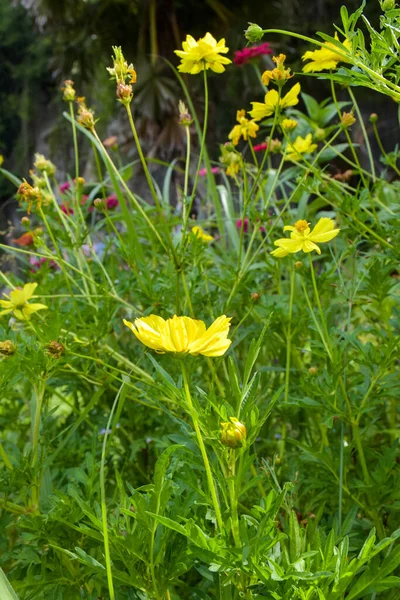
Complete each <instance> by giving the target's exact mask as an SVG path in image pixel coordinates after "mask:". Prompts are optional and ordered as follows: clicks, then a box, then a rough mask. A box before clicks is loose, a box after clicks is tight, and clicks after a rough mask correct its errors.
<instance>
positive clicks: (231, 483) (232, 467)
mask: <svg viewBox="0 0 400 600" xmlns="http://www.w3.org/2000/svg"><path fill="white" fill-rule="evenodd" d="M235 452H236V451H235V450H231V451H230V453H231V456H230V461H229V471H230V472H229V477H228V488H229V499H230V505H231V520H232V535H233V540H234V542H235V546H236V548H241V546H242V542H241V539H240V529H239V517H238V509H237V508H238V507H237V505H238V497H237V492H236V479H235V476H236V472H235V471H236V454H235Z"/></svg>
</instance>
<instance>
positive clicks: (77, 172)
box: [69, 102, 79, 186]
mask: <svg viewBox="0 0 400 600" xmlns="http://www.w3.org/2000/svg"><path fill="white" fill-rule="evenodd" d="M69 114H70V115H71V124H72V138H73V140H74V154H75V186H77V185H78V177H79V154H78V138H77V135H76V126H75V115H74V107H73V103H72V102H70V103H69Z"/></svg>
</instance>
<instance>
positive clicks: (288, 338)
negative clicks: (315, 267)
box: [285, 261, 295, 402]
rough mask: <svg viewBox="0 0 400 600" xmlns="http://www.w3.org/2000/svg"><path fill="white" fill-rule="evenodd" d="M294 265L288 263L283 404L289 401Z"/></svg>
mask: <svg viewBox="0 0 400 600" xmlns="http://www.w3.org/2000/svg"><path fill="white" fill-rule="evenodd" d="M294 277H295V274H294V265H293V261H292V262H291V263H290V297H289V322H288V328H287V335H286V373H285V402H287V401H288V399H289V383H290V361H291V355H292V315H293V299H294Z"/></svg>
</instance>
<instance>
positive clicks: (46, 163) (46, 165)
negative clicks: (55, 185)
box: [33, 152, 56, 177]
mask: <svg viewBox="0 0 400 600" xmlns="http://www.w3.org/2000/svg"><path fill="white" fill-rule="evenodd" d="M33 166H34V167H35V169H36V170H37V171H39V172H40V173H46V174H47V175H48V176H49V177H53V175H55V173H56V166H55V165H54V164H53V163H52V162H51V160H48V159H47V158H46V157H45V156H43V154H39V153H38V152H37V153H36V154H35V162H34V163H33Z"/></svg>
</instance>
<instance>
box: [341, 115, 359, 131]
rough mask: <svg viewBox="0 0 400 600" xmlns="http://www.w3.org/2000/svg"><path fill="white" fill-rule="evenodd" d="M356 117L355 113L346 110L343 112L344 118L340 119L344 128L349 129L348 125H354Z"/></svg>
mask: <svg viewBox="0 0 400 600" xmlns="http://www.w3.org/2000/svg"><path fill="white" fill-rule="evenodd" d="M356 120H357V119H356V118H355V116H354V115H353V113H351V112H349V113H347V112H344V113H343V114H342V119H341V121H340V126H341V127H342V129H347V128H348V127H351V126H352V125H354V123H355V122H356Z"/></svg>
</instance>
